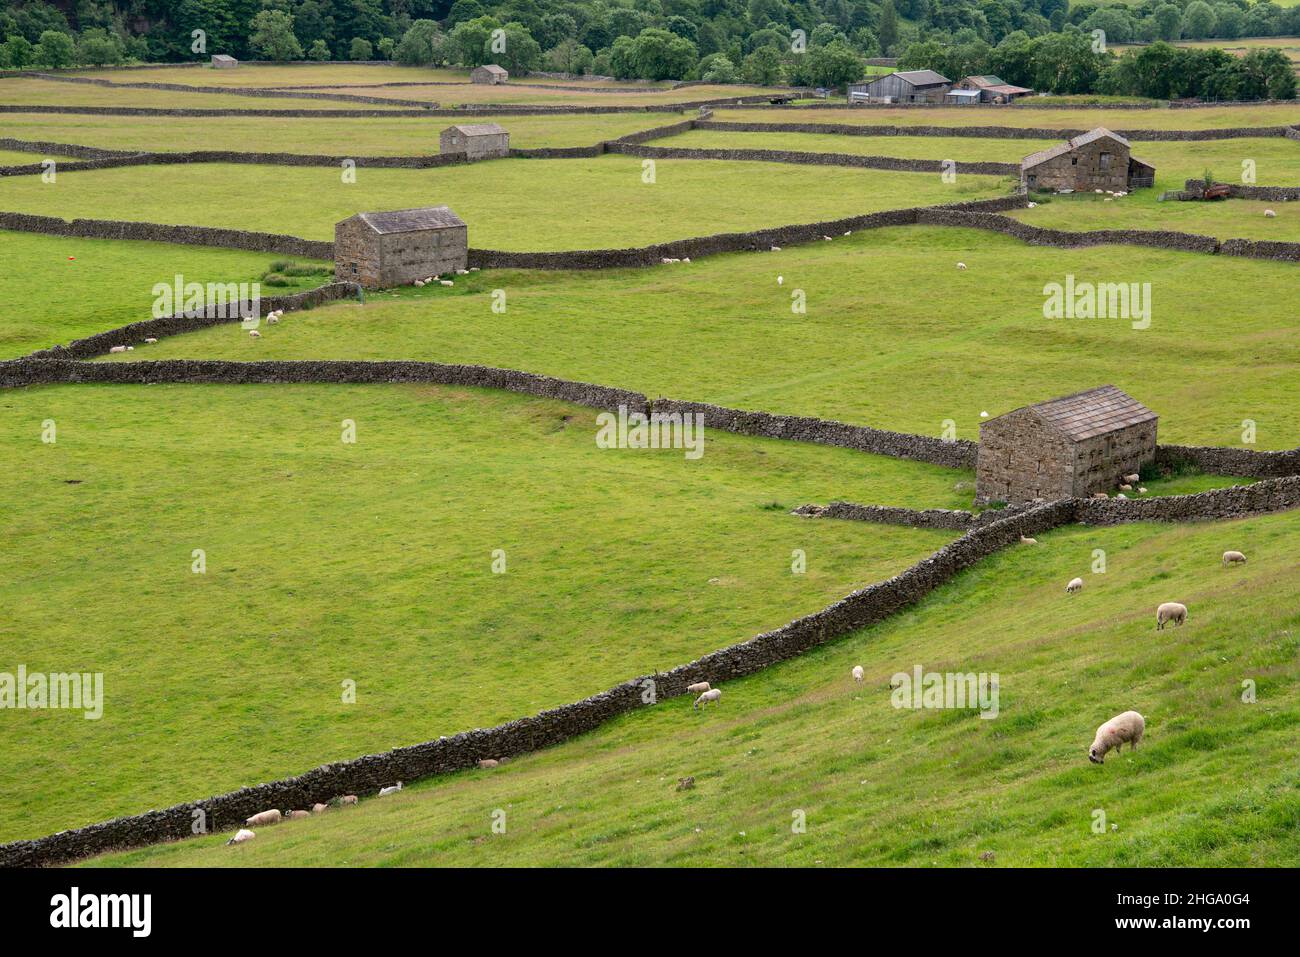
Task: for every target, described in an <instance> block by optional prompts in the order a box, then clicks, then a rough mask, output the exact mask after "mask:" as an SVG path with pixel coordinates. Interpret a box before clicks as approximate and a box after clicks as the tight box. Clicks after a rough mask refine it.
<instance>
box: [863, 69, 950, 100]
mask: <svg viewBox="0 0 1300 957" xmlns="http://www.w3.org/2000/svg"><path fill="white" fill-rule="evenodd" d="M951 86H952V81H951V80H949V79H948V78H947V77H945V76H941V75H939V74H938V73H935V72H934V71H933V70H905V71H903V72H901V73H887V74H885V75H884V76H878V77H876V78H875V79H874V80H869V81H868V82H866V83H851V84H849V100H850V101H854V100H856V101H858V102H863V101H865V102H867V103H942V102H943V98H944V94H946V93H947V92H948V89H949V88H950V87H951Z"/></svg>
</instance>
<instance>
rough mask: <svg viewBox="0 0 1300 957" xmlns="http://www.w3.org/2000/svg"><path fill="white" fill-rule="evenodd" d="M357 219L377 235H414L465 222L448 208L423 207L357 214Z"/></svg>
mask: <svg viewBox="0 0 1300 957" xmlns="http://www.w3.org/2000/svg"><path fill="white" fill-rule="evenodd" d="M357 218H358V219H360V220H361V221H362V222H363V223H365V224H366V225H367V226H369V227H370V228H371V229H373V230H374V231H375V232H377V233H412V232H418V231H420V230H424V229H445V228H447V227H448V226H464V225H465V221H464V220H462V219H461V218H460V217H459V216H457V215H456V214H455V213H453V212H452V211H451V210H450V209H448V208H447V207H446V206H421V207H419V208H418V209H394V210H391V211H388V212H382V213H357Z"/></svg>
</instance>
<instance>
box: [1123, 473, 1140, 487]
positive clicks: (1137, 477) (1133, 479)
mask: <svg viewBox="0 0 1300 957" xmlns="http://www.w3.org/2000/svg"><path fill="white" fill-rule="evenodd" d="M1141 479H1142V476H1140V475H1138V474H1137V472H1134V473H1133V474H1132V475H1125V476H1124V481H1125V482H1128V483H1129V484H1132V483H1134V482H1138V481H1141Z"/></svg>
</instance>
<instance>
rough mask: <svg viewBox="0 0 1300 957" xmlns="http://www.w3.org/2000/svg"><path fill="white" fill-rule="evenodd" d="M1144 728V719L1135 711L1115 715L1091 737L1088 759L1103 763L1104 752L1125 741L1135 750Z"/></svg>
mask: <svg viewBox="0 0 1300 957" xmlns="http://www.w3.org/2000/svg"><path fill="white" fill-rule="evenodd" d="M1146 728H1147V722H1146V719H1145V718H1143V717H1142V715H1140V714H1138V713H1137V712H1136V711H1125V712H1124V713H1123V714H1117V715H1115V717H1113V718H1111V719H1110V720H1109V721H1107V722H1105V723H1103V724H1102V726H1101V727H1100V728H1098V729H1097V736H1096V737H1095V738H1093V739H1092V747H1090V748H1089V749H1088V760H1089V761H1091V762H1092V763H1093V764H1103V763H1104V762H1105V759H1106V752H1107V751H1118V750H1119V749H1120V748H1121V747H1122V746H1123V744H1124V742H1125V741H1127V742H1129V744H1130V745H1131V747H1130V749H1129V750H1131V751H1136V750H1137V746H1138V742H1139V741H1141V740H1142V732H1143V731H1145V730H1146Z"/></svg>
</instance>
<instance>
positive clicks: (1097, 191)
mask: <svg viewBox="0 0 1300 957" xmlns="http://www.w3.org/2000/svg"><path fill="white" fill-rule="evenodd" d="M1093 192H1094V193H1100V192H1101V190H1099V189H1094V190H1093Z"/></svg>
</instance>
